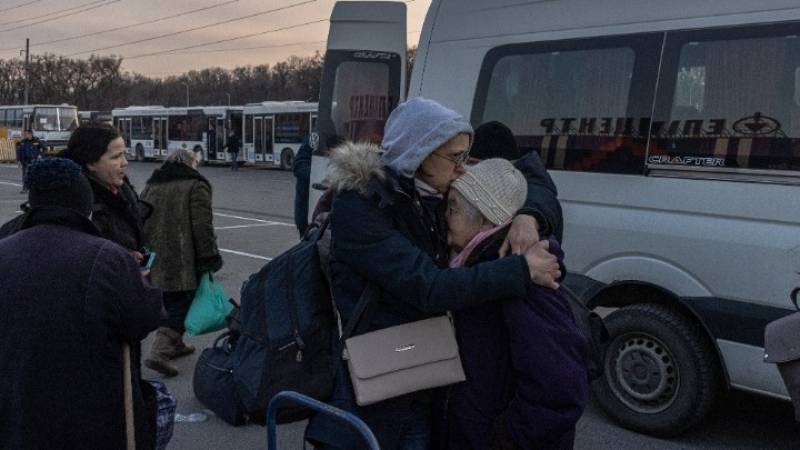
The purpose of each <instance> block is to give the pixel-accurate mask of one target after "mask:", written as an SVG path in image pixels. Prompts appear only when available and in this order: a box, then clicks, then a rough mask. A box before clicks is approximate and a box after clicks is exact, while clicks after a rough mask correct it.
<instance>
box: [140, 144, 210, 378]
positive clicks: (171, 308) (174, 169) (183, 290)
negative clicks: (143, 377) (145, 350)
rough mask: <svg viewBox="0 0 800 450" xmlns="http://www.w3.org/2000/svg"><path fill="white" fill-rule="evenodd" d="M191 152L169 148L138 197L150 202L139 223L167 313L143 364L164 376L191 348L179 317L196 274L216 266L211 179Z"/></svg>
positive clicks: (189, 297)
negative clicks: (147, 215) (144, 219)
mask: <svg viewBox="0 0 800 450" xmlns="http://www.w3.org/2000/svg"><path fill="white" fill-rule="evenodd" d="M197 156H198V155H196V154H195V153H194V152H193V151H191V150H186V149H178V150H174V151H173V152H172V153H171V154H170V155H169V156H168V157H167V160H166V161H165V162H164V164H163V165H161V167H159V168H158V169H156V170H155V171H153V174H152V175H151V176H150V179H149V180H147V185H146V186H145V188H144V190H143V191H142V199H143V200H144V201H146V202H148V203H149V204H151V205H152V206H153V214H152V215H151V216H150V218H149V219H148V220H147V222H146V223H145V226H144V235H145V242H146V244H147V245H148V246H149V247H150V249H151V250H152V251H154V252H155V254H156V257H155V262H154V264H153V267H152V270H151V272H150V279H151V280H152V282H153V284H155V285H156V286H158V287H160V288H161V289H163V290H164V307H165V308H166V310H167V316H168V317H167V318H166V320H165V321H164V322H163V323H162V324H161V327H159V329H158V331H157V332H156V339H155V341H154V342H153V346H152V347H151V349H150V355H149V356H148V357H147V358H146V359H145V361H144V364H145V366H147V367H149V368H151V369H153V370H155V371H157V372H160V373H161V374H163V375H166V376H175V375H177V374H178V369H177V368H176V367H175V366H174V365H173V364H172V363H170V360H171V359H174V358H178V357H181V356H186V355H189V354H191V353H192V352H194V347H192V346H190V345H186V344H185V343H184V342H183V334H184V332H185V329H184V326H183V322H184V319H185V318H186V314H187V312H188V311H189V307H190V306H191V304H192V299H193V298H194V294H195V290H196V289H197V280H198V277H199V275H200V274H201V273H203V272H207V271H211V272H216V271H218V270H219V269H220V268H221V267H222V257H221V256H220V254H219V249H218V248H217V237H216V235H215V234H214V224H213V215H212V208H211V184H210V183H209V181H208V180H207V179H206V178H205V177H204V176H203V175H201V174H200V172H198V171H197V166H198V160H197Z"/></svg>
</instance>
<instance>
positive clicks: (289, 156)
mask: <svg viewBox="0 0 800 450" xmlns="http://www.w3.org/2000/svg"><path fill="white" fill-rule="evenodd" d="M292 165H294V152H293V151H292V149H290V148H285V149H283V151H282V152H281V169H283V170H292Z"/></svg>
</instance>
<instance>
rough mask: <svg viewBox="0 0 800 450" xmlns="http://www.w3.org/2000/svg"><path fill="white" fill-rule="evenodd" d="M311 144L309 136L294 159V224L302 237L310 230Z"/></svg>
mask: <svg viewBox="0 0 800 450" xmlns="http://www.w3.org/2000/svg"><path fill="white" fill-rule="evenodd" d="M311 152H312V148H311V143H310V142H309V136H306V138H305V139H303V145H301V146H300V149H298V150H297V156H296V157H295V158H294V164H293V165H292V173H293V174H294V178H295V183H294V224H295V226H296V227H297V231H298V232H299V233H300V237H303V235H305V234H306V229H307V228H308V194H309V183H310V182H311Z"/></svg>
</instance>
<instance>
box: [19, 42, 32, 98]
mask: <svg viewBox="0 0 800 450" xmlns="http://www.w3.org/2000/svg"><path fill="white" fill-rule="evenodd" d="M20 53H22V51H20ZM30 61H31V40H30V39H25V93H24V100H23V104H25V105H27V104H28V96H29V92H30V90H31V88H30V86H31V83H30V80H31V76H30V72H29V70H28V66H29V65H30Z"/></svg>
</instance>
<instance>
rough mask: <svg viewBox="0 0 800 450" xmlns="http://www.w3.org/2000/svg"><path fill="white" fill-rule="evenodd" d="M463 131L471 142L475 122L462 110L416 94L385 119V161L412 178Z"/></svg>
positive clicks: (383, 145) (397, 171)
mask: <svg viewBox="0 0 800 450" xmlns="http://www.w3.org/2000/svg"><path fill="white" fill-rule="evenodd" d="M461 133H466V134H468V135H469V137H470V143H471V142H472V134H473V133H472V126H471V125H470V124H469V122H467V121H466V120H465V119H464V117H462V116H461V114H459V113H457V112H455V111H453V110H452V109H449V108H446V107H444V106H442V105H440V104H439V103H437V102H435V101H433V100H429V99H427V98H422V97H414V98H412V99H409V100H408V101H406V102H403V103H401V104H400V105H399V106H398V107H397V108H395V110H394V111H392V113H391V114H390V115H389V119H387V120H386V126H385V127H384V134H383V142H382V143H381V147H382V148H383V150H384V153H383V157H382V159H383V162H384V164H386V166H388V167H389V168H391V169H392V170H394V171H395V173H397V174H398V175H400V176H403V177H406V178H413V177H414V174H415V173H416V172H417V169H418V168H419V166H420V165H421V164H422V161H424V160H425V158H427V157H428V155H430V154H431V153H433V151H434V150H436V149H437V148H439V147H441V146H442V144H444V143H446V142H447V141H449V140H450V139H453V138H454V137H456V136H458V135H459V134H461Z"/></svg>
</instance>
